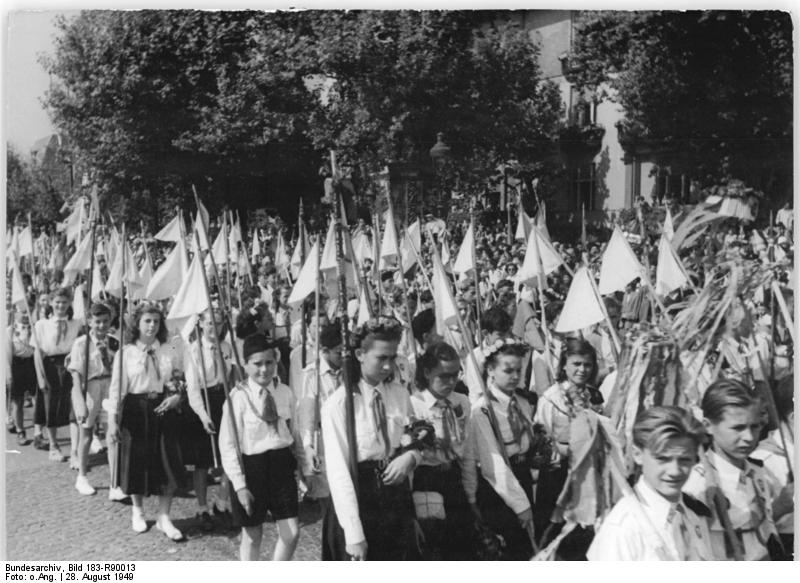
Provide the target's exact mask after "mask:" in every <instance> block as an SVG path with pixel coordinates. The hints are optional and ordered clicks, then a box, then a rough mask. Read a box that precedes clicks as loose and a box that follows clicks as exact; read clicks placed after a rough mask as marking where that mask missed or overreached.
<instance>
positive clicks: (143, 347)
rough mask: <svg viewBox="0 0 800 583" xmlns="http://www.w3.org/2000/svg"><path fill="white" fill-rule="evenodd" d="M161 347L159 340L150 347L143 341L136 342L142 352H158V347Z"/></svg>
mask: <svg viewBox="0 0 800 583" xmlns="http://www.w3.org/2000/svg"><path fill="white" fill-rule="evenodd" d="M159 346H161V343H160V342H159V341H158V340H154V341H153V343H152V344H151V345H150V346H147V345H146V344H145V343H144V342H142V341H141V340H137V341H136V347H137V348H138V349H139V350H141V351H142V352H147V351H148V350H150V349H152V350H158V347H159Z"/></svg>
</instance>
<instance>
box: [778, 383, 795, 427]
mask: <svg viewBox="0 0 800 583" xmlns="http://www.w3.org/2000/svg"><path fill="white" fill-rule="evenodd" d="M774 395H775V408H776V409H777V410H778V417H779V418H780V420H781V421H786V420H787V419H788V417H789V415H790V414H791V413H792V411H794V375H793V374H790V375H789V376H787V377H784V378H782V379H781V380H780V381H779V382H778V386H777V387H775V393H774Z"/></svg>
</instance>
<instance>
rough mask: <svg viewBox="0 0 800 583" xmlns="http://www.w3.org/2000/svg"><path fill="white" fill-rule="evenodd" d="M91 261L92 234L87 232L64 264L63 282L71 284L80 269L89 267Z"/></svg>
mask: <svg viewBox="0 0 800 583" xmlns="http://www.w3.org/2000/svg"><path fill="white" fill-rule="evenodd" d="M91 263H92V234H91V232H90V233H88V234H87V235H86V236H85V237H84V238H83V241H81V244H80V245H78V248H77V249H76V250H75V254H74V255H73V256H72V257H70V259H69V261H67V264H66V265H65V266H64V283H65V285H71V284H72V282H73V281H75V276H77V275H78V274H79V273H80V272H81V271H84V270H85V269H89V268H90V267H91Z"/></svg>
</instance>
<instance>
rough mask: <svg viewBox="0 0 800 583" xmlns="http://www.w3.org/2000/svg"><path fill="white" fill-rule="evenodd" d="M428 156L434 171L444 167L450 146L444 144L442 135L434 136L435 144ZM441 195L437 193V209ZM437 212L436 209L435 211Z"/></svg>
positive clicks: (440, 203)
mask: <svg viewBox="0 0 800 583" xmlns="http://www.w3.org/2000/svg"><path fill="white" fill-rule="evenodd" d="M429 155H430V157H431V160H432V161H433V167H434V170H436V171H439V170H441V169H442V167H443V166H444V163H445V160H447V158H449V157H450V146H448V145H447V144H445V143H444V134H443V133H442V132H439V133H437V134H436V143H435V144H434V145H433V147H432V148H431V149H430V152H429ZM441 195H442V193H441V189H440V192H439V204H438V205H437V206H438V207H439V208H441V206H442V196H441ZM437 210H438V209H437Z"/></svg>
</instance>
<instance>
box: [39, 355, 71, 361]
mask: <svg viewBox="0 0 800 583" xmlns="http://www.w3.org/2000/svg"><path fill="white" fill-rule="evenodd" d="M42 358H43V359H44V360H62V361H63V360H64V359H65V358H67V355H66V354H50V355H46V356H43V357H42Z"/></svg>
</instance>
